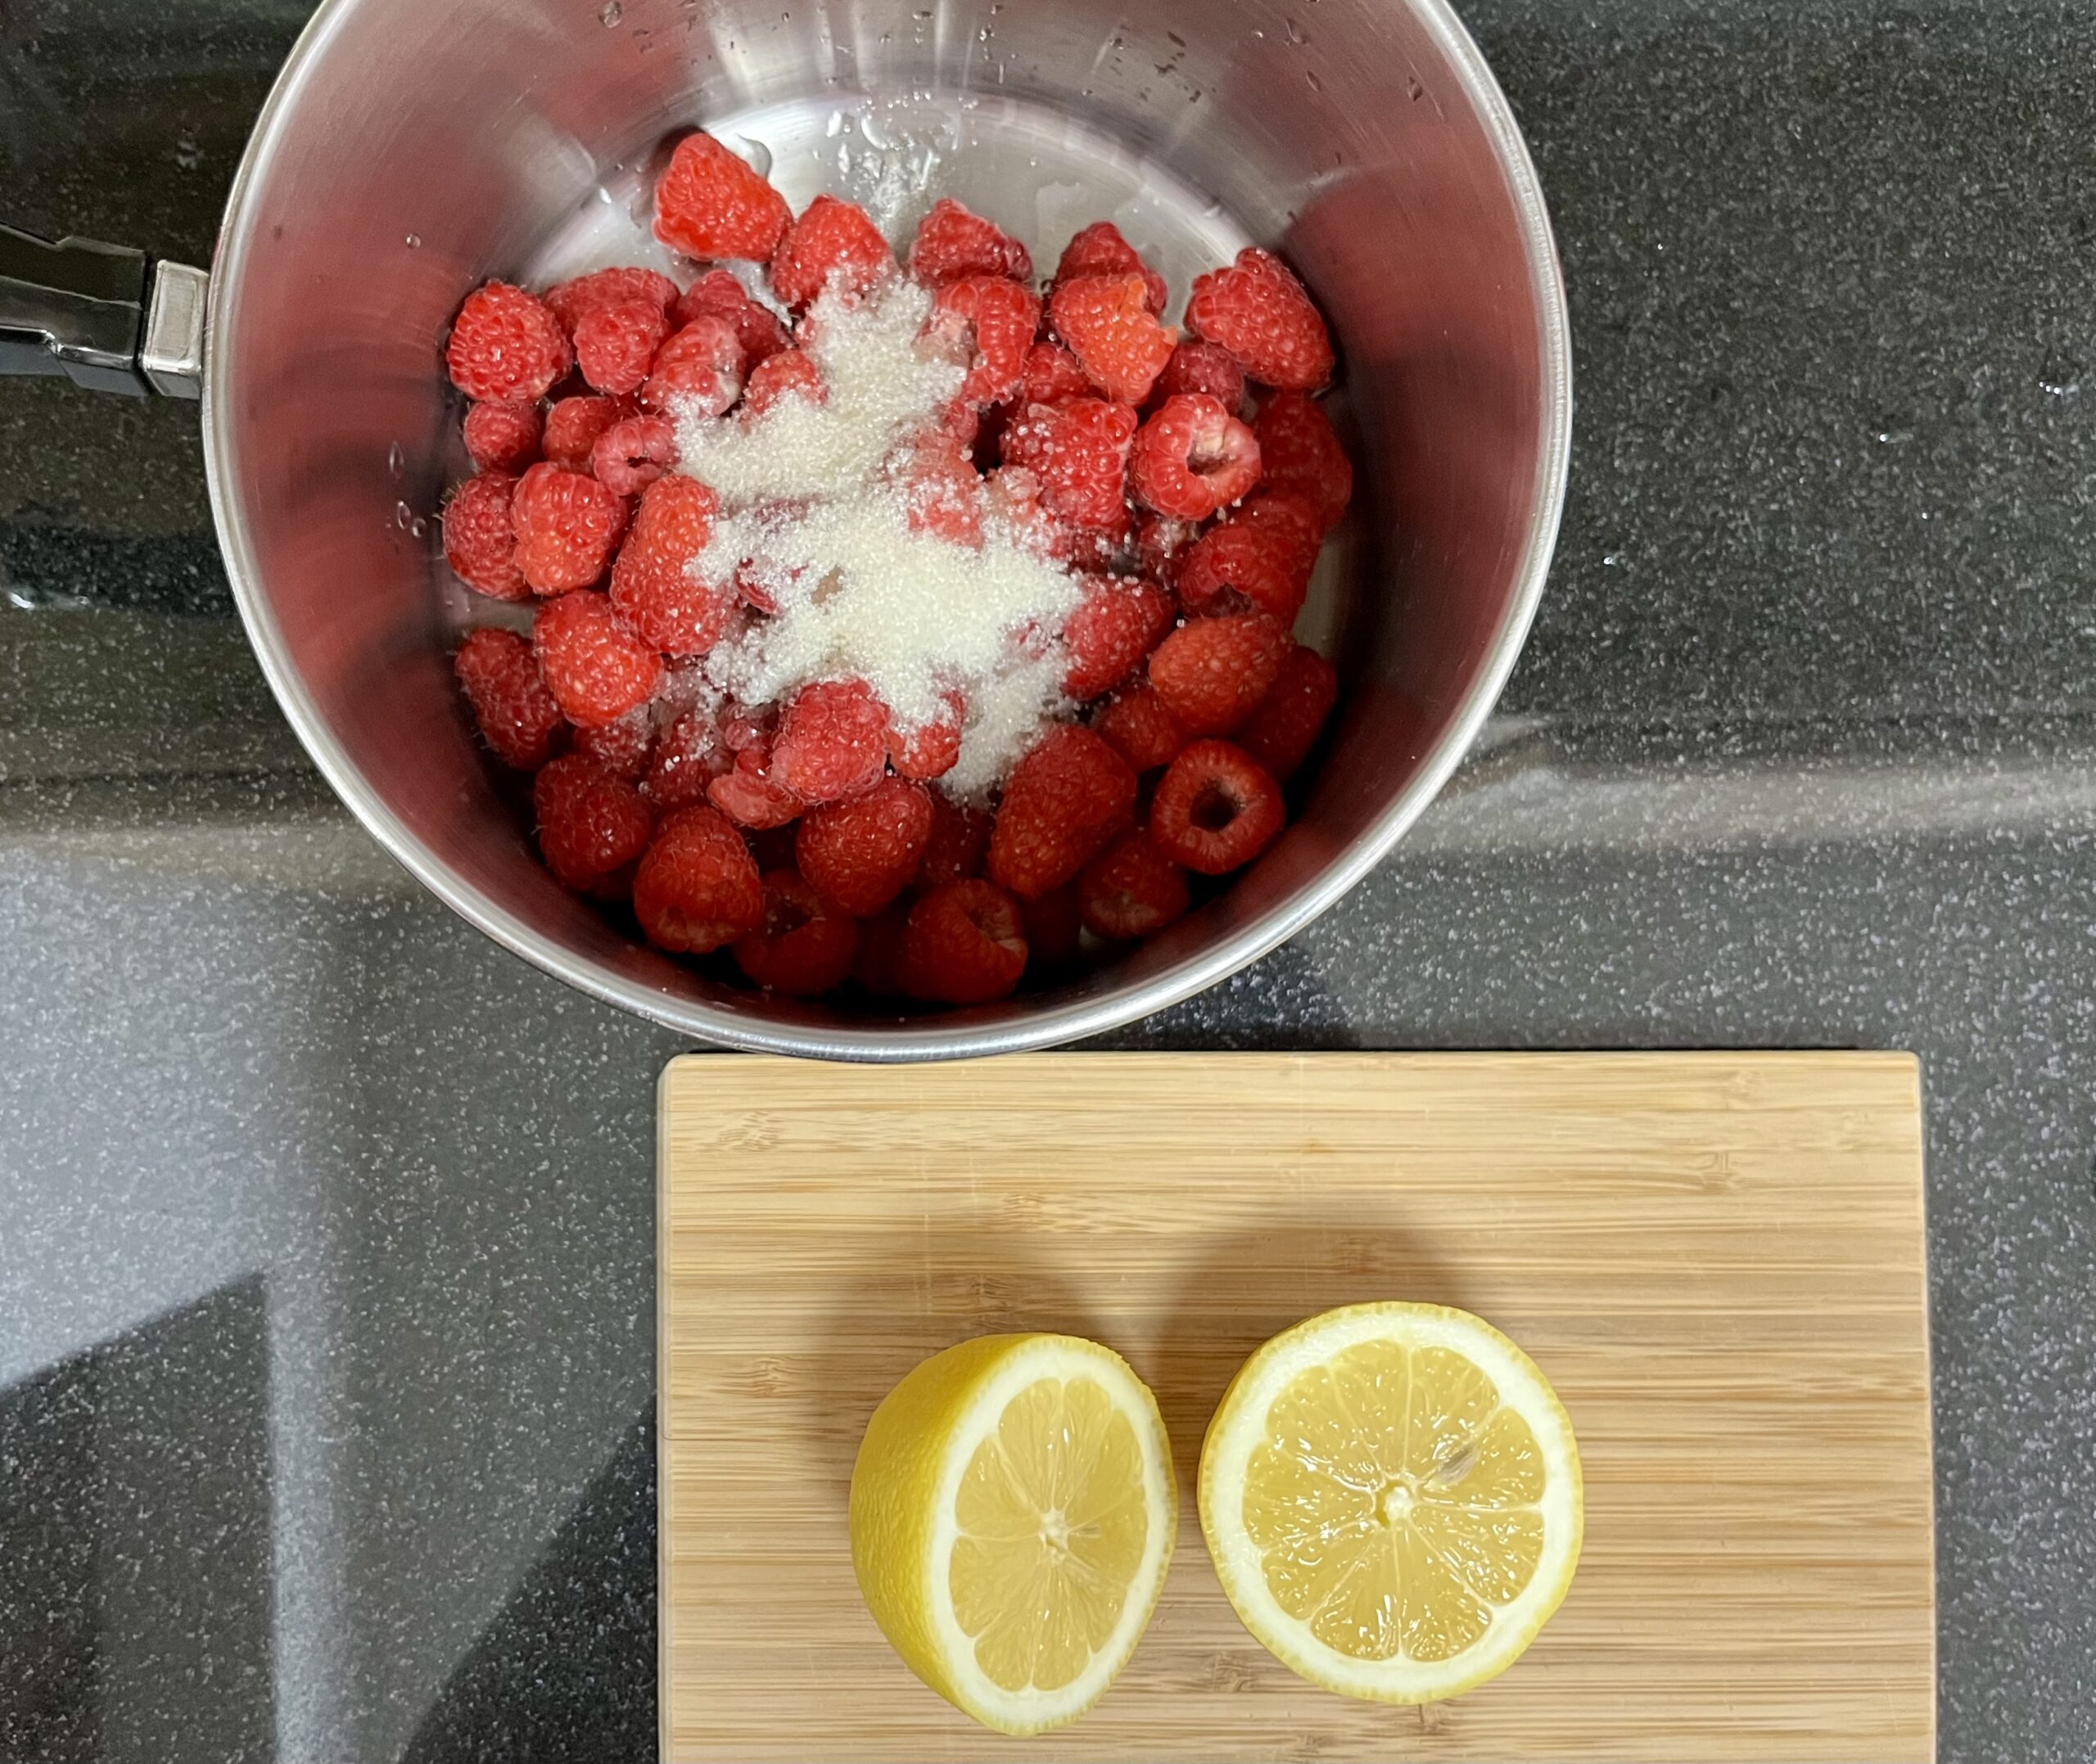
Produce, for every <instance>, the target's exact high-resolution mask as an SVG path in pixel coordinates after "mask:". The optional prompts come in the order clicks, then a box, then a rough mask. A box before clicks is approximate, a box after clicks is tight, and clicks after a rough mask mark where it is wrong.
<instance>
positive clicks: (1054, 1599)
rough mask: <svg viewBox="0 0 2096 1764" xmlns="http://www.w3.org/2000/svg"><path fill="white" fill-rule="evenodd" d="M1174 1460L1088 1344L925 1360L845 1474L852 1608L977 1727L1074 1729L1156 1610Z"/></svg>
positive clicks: (1059, 1342)
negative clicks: (854, 1583)
mask: <svg viewBox="0 0 2096 1764" xmlns="http://www.w3.org/2000/svg"><path fill="white" fill-rule="evenodd" d="M1171 1463H1172V1458H1171V1450H1170V1446H1169V1445H1168V1441H1167V1440H1166V1437H1165V1432H1164V1423H1163V1419H1162V1418H1161V1417H1160V1416H1159V1414H1158V1409H1157V1403H1156V1400H1155V1399H1154V1397H1153V1396H1151V1395H1150V1392H1149V1390H1148V1389H1147V1388H1145V1386H1144V1385H1143V1383H1142V1382H1141V1379H1139V1378H1136V1375H1135V1374H1134V1373H1133V1372H1132V1370H1131V1369H1129V1367H1128V1365H1127V1362H1126V1361H1125V1360H1122V1359H1121V1357H1120V1356H1118V1355H1117V1354H1115V1353H1114V1352H1113V1351H1111V1350H1110V1349H1108V1348H1104V1347H1100V1346H1099V1344H1098V1343H1096V1342H1087V1341H1083V1340H1081V1339H1079V1338H1077V1337H1074V1336H1063V1335H1004V1336H986V1337H982V1338H979V1339H978V1340H975V1341H972V1342H961V1343H960V1344H959V1345H958V1346H956V1347H951V1348H948V1349H947V1350H946V1351H945V1352H943V1353H940V1354H935V1355H933V1356H932V1358H931V1359H929V1360H926V1361H924V1363H923V1364H922V1365H919V1366H918V1367H917V1368H916V1369H915V1370H914V1371H912V1372H911V1373H910V1374H909V1376H908V1377H906V1378H904V1379H903V1381H902V1382H901V1383H900V1384H898V1385H897V1387H895V1388H894V1390H892V1391H891V1392H889V1393H888V1396H887V1398H886V1399H885V1400H884V1401H883V1402H882V1404H881V1405H880V1407H879V1409H877V1410H875V1411H874V1418H873V1419H872V1421H871V1422H870V1423H869V1424H868V1426H867V1428H866V1434H865V1439H864V1440H863V1441H861V1445H860V1447H859V1457H858V1461H857V1463H856V1465H855V1466H854V1468H853V1470H852V1476H851V1561H852V1566H853V1568H854V1569H855V1570H856V1572H857V1574H858V1577H859V1586H860V1590H861V1593H862V1594H863V1595H865V1600H866V1604H867V1608H868V1609H869V1610H870V1611H871V1612H872V1613H873V1616H874V1621H875V1622H878V1623H879V1626H880V1627H881V1630H882V1631H883V1634H885V1635H887V1636H888V1640H889V1641H890V1642H891V1643H892V1644H893V1645H894V1647H895V1649H896V1651H897V1653H900V1654H901V1656H902V1658H903V1660H904V1661H905V1662H906V1664H907V1665H908V1666H909V1667H910V1670H911V1671H912V1672H915V1673H916V1674H917V1676H919V1678H921V1679H922V1680H924V1682H925V1683H926V1684H927V1685H930V1686H931V1688H932V1689H933V1690H936V1691H937V1692H938V1694H940V1695H941V1696H942V1697H944V1698H946V1700H947V1701H948V1702H950V1703H953V1704H954V1705H955V1707H956V1708H960V1710H962V1711H963V1712H965V1713H966V1714H969V1715H970V1716H973V1717H974V1718H975V1719H976V1720H977V1721H981V1722H982V1723H983V1724H984V1725H985V1726H990V1727H993V1728H996V1729H998V1730H1001V1731H1002V1732H1005V1733H1014V1734H1032V1733H1040V1732H1041V1731H1043V1730H1046V1729H1048V1728H1050V1727H1057V1726H1062V1725H1064V1723H1066V1722H1068V1721H1074V1720H1076V1719H1077V1717H1078V1716H1080V1715H1082V1713H1083V1712H1085V1711H1086V1709H1088V1708H1091V1705H1092V1704H1093V1703H1095V1702H1097V1701H1098V1699H1100V1696H1101V1695H1103V1694H1104V1692H1105V1690H1106V1688H1107V1686H1108V1685H1110V1684H1111V1683H1112V1682H1113V1681H1114V1676H1116V1675H1117V1674H1118V1672H1120V1670H1121V1668H1122V1667H1123V1666H1124V1665H1125V1664H1126V1663H1127V1659H1128V1657H1129V1655H1130V1654H1132V1653H1133V1652H1134V1651H1135V1646H1136V1642H1137V1641H1138V1640H1140V1639H1141V1635H1142V1632H1143V1630H1144V1628H1145V1626H1147V1624H1148V1623H1149V1622H1150V1613H1151V1612H1152V1610H1153V1609H1154V1608H1155V1606H1156V1603H1157V1596H1158V1593H1159V1590H1160V1589H1161V1588H1162V1586H1163V1581H1164V1570H1165V1567H1166V1564H1167V1563H1168V1562H1169V1561H1170V1559H1171V1556H1172V1529H1173V1525H1174V1523H1175V1521H1176V1518H1177V1494H1176V1491H1175V1490H1174V1487H1173V1485H1172V1469H1171Z"/></svg>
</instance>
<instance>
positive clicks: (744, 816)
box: [706, 747, 806, 832]
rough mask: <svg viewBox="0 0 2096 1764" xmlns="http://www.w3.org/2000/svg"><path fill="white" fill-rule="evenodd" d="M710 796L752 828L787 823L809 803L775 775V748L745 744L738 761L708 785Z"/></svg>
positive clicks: (722, 808) (718, 804) (726, 811)
mask: <svg viewBox="0 0 2096 1764" xmlns="http://www.w3.org/2000/svg"><path fill="white" fill-rule="evenodd" d="M706 794H707V800H708V801H711V803H712V805H714V807H716V809H719V810H720V811H721V812H722V813H723V814H727V815H729V816H731V817H732V818H733V819H735V820H737V821H739V822H740V823H742V824H743V826H745V827H747V828H751V829H752V831H756V832H763V831H766V830H767V829H769V828H774V827H784V825H785V824H786V823H788V821H793V820H797V819H800V814H801V810H802V808H804V807H805V806H806V805H805V804H804V803H802V801H801V799H800V798H799V797H798V796H795V795H794V794H793V792H792V791H790V790H788V789H786V788H785V787H783V786H782V785H781V784H780V783H779V781H778V779H777V778H774V777H773V776H772V775H771V750H770V747H745V748H743V750H742V751H740V752H739V753H737V754H736V756H735V763H734V766H733V767H732V768H731V769H729V770H728V771H725V772H723V773H722V774H720V776H719V777H718V778H715V779H714V780H713V781H712V782H711V783H709V784H708V785H707V787H706Z"/></svg>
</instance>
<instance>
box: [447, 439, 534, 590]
mask: <svg viewBox="0 0 2096 1764" xmlns="http://www.w3.org/2000/svg"><path fill="white" fill-rule="evenodd" d="M516 492H517V480H515V479H514V478H513V477H511V476H508V474H507V473H505V472H500V471H483V472H482V473H481V475H480V476H478V477H477V478H468V479H467V480H466V481H465V482H464V483H463V484H462V485H459V486H458V489H455V490H454V491H453V492H452V493H451V500H450V501H449V502H448V503H445V505H444V561H445V562H446V563H448V564H449V565H450V566H451V573H452V574H453V575H455V576H457V577H458V580H460V581H462V582H463V583H464V584H466V585H467V587H468V588H474V589H479V590H480V591H481V593H483V594H491V595H493V596H494V597H495V598H496V599H497V600H529V599H530V598H531V584H530V583H528V582H526V580H524V572H523V571H521V570H519V569H518V568H517V527H516V525H515V521H514V519H513V517H512V515H511V513H510V509H511V507H512V503H513V499H514V497H515V495H516Z"/></svg>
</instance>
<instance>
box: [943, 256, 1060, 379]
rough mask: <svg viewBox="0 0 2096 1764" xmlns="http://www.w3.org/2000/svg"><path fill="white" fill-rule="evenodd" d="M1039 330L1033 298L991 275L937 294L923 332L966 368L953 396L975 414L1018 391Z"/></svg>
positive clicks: (964, 280) (964, 279)
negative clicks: (966, 371)
mask: <svg viewBox="0 0 2096 1764" xmlns="http://www.w3.org/2000/svg"><path fill="white" fill-rule="evenodd" d="M1040 325H1041V300H1040V297H1039V296H1037V295H1035V294H1034V293H1032V291H1030V290H1028V289H1026V288H1022V287H1021V286H1019V284H1018V283H1017V282H1006V281H1004V280H1002V279H1001V278H1000V277H996V276H966V277H962V278H961V279H960V281H958V282H948V283H947V284H946V286H944V287H942V288H941V289H940V290H939V292H938V297H937V299H936V300H933V303H932V315H931V317H930V318H928V319H927V320H926V321H925V322H924V332H925V335H926V336H930V337H933V338H935V339H937V341H940V342H942V343H943V344H945V345H946V346H947V347H949V348H951V350H953V352H954V359H955V361H956V362H958V363H960V365H961V366H963V367H964V368H967V370H968V377H966V378H965V379H964V380H963V381H961V382H960V391H959V393H958V394H956V396H957V397H958V398H959V399H960V401H961V403H963V404H966V405H968V406H969V407H971V408H977V409H979V408H982V406H984V405H987V404H1002V403H1003V402H1004V401H1005V399H1008V398H1010V396H1011V395H1013V394H1014V392H1016V391H1018V390H1019V381H1020V380H1021V378H1022V377H1023V376H1024V374H1025V372H1026V360H1027V354H1028V351H1029V350H1032V347H1033V333H1034V332H1036V331H1037V330H1038V329H1039V328H1040Z"/></svg>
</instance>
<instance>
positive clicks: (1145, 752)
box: [1091, 680, 1186, 772]
mask: <svg viewBox="0 0 2096 1764" xmlns="http://www.w3.org/2000/svg"><path fill="white" fill-rule="evenodd" d="M1091 726H1092V727H1093V728H1094V729H1097V730H1098V731H1099V733H1100V734H1102V735H1104V737H1105V738H1107V740H1109V742H1112V743H1113V744H1114V747H1116V748H1117V749H1118V750H1119V751H1120V754H1121V757H1122V758H1123V759H1124V760H1127V762H1128V764H1129V765H1132V766H1133V767H1134V768H1135V769H1136V770H1137V771H1138V772H1154V771H1155V770H1156V769H1158V767H1159V766H1160V765H1170V764H1171V763H1172V761H1173V760H1176V759H1177V758H1178V756H1179V750H1180V749H1181V747H1185V746H1186V730H1184V729H1181V728H1180V726H1179V725H1178V724H1177V723H1176V722H1175V721H1173V720H1172V713H1171V712H1170V711H1168V710H1166V709H1165V708H1164V701H1163V699H1162V698H1160V697H1158V695H1157V688H1155V687H1154V686H1153V685H1151V684H1150V682H1149V681H1147V680H1138V681H1136V683H1135V684H1134V685H1132V686H1131V687H1128V688H1127V689H1126V690H1124V691H1122V692H1118V693H1115V694H1114V696H1113V697H1111V698H1109V700H1107V702H1105V704H1104V705H1103V706H1100V712H1099V715H1096V716H1095V717H1094V718H1093V719H1092V720H1091Z"/></svg>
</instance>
